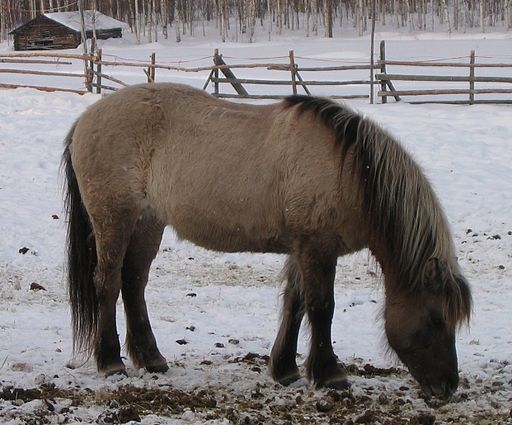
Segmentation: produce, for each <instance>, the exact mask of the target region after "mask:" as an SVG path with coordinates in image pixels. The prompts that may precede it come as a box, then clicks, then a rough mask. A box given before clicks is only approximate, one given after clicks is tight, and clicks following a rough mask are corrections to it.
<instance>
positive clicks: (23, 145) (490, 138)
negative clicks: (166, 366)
mask: <svg viewBox="0 0 512 425" xmlns="http://www.w3.org/2000/svg"><path fill="white" fill-rule="evenodd" d="M421 38H422V39H421V40H419V39H412V38H410V37H409V38H407V37H396V38H394V39H391V40H389V41H388V52H390V51H393V52H394V57H396V58H400V59H425V58H450V57H455V56H461V55H466V54H468V53H469V50H471V49H475V50H476V51H477V54H480V55H481V56H482V57H486V58H488V60H490V61H492V59H493V58H494V59H498V58H499V59H501V60H504V61H510V59H511V58H512V43H511V39H510V38H509V37H508V36H507V35H501V36H498V35H496V36H494V37H487V38H483V37H482V36H474V37H466V38H463V37H457V38H456V39H455V37H452V38H451V39H444V38H443V36H442V35H439V34H436V35H434V36H432V37H430V39H428V40H427V39H426V38H427V37H425V36H423V37H421ZM215 47H219V46H218V45H217V44H214V43H207V42H204V40H200V41H198V42H192V41H187V42H186V43H184V44H183V45H179V46H178V45H176V44H174V43H153V44H151V45H132V44H130V43H129V42H128V41H126V40H124V41H122V40H121V41H120V40H114V41H108V42H104V45H103V50H104V54H105V53H107V54H112V55H116V56H118V57H126V58H138V59H139V60H142V59H146V58H147V57H148V56H149V53H150V52H153V51H156V52H157V58H158V57H160V58H166V59H167V60H168V61H169V62H172V61H190V62H187V63H188V64H191V66H195V65H199V64H209V63H210V62H208V59H207V60H204V59H202V58H205V57H207V56H209V55H211V54H212V51H213V48H215ZM220 47H221V50H222V52H223V53H224V54H225V56H230V57H232V58H234V59H237V61H238V62H241V61H242V60H238V59H246V58H254V57H257V58H268V57H276V56H286V55H287V52H288V50H290V49H291V48H293V49H294V50H295V54H296V55H297V56H301V57H303V58H307V59H303V61H306V60H307V63H308V65H309V64H325V63H324V61H325V60H347V61H349V62H350V61H351V60H355V59H359V60H366V59H367V58H368V40H367V39H350V40H346V39H342V40H339V39H338V40H318V39H309V40H300V39H293V40H284V39H283V40H280V41H276V42H273V43H259V44H251V45H249V44H243V45H237V44H226V45H223V46H220ZM7 50H8V46H6V45H5V44H3V45H0V51H7ZM262 60H263V59H262ZM233 61H235V60H233ZM253 72H254V73H255V74H256V75H260V76H261V75H262V74H261V73H264V72H265V71H264V70H256V71H253ZM159 75H161V77H162V79H164V76H165V79H166V80H169V81H176V82H182V83H188V84H191V85H194V86H196V87H202V85H203V84H204V81H205V80H206V76H207V73H202V74H190V73H187V74H184V73H177V72H173V73H171V72H167V73H165V74H164V73H162V74H159V73H158V71H157V80H158V77H159ZM264 75H266V74H264ZM124 77H125V78H124V79H125V80H126V81H127V82H130V83H133V82H141V81H143V79H144V78H145V77H144V75H143V74H142V71H140V70H138V71H137V73H135V71H133V70H129V71H128V70H127V71H126V75H124ZM329 78H330V79H331V78H332V76H331V77H329ZM162 79H160V81H161V80H162ZM39 81H40V83H41V84H47V83H48V82H47V79H46V78H45V77H39ZM258 90H260V91H261V90H263V89H262V88H258ZM317 93H318V92H317ZM319 94H328V93H325V92H323V93H322V92H320V93H319ZM98 99H99V96H97V95H85V96H78V95H75V94H69V93H51V94H48V93H42V92H37V91H33V90H29V89H17V90H3V91H0V238H1V240H2V242H1V244H0V422H2V423H9V424H18V423H20V424H21V423H43V421H45V420H47V421H49V422H50V423H64V422H67V423H76V422H78V421H81V422H85V423H88V422H95V421H96V420H98V421H99V422H100V423H107V422H108V421H109V420H110V421H112V420H119V421H121V422H123V421H126V420H128V419H130V418H132V419H134V418H136V415H139V416H140V417H141V420H142V422H143V423H145V424H154V423H211V424H214V423H217V424H220V423H229V422H235V423H236V422H237V421H240V422H241V423H260V422H261V423H284V422H286V421H288V422H289V423H306V422H307V423H329V421H333V422H334V423H344V421H347V420H349V419H351V420H353V421H358V422H357V423H399V424H401V423H433V422H431V421H432V416H435V417H436V419H437V423H448V422H449V423H458V422H466V423H486V424H487V423H497V424H498V423H499V424H501V423H512V416H511V414H512V412H511V411H510V410H511V407H512V406H511V403H512V401H511V400H512V330H511V325H512V321H511V314H512V191H511V182H512V149H511V143H512V108H511V107H510V106H491V105H485V106H484V105H476V106H471V107H468V106H442V105H424V106H420V105H409V104H405V103H404V104H396V103H389V104H387V105H381V104H376V105H369V104H368V103H367V102H366V101H362V100H358V101H351V102H349V104H350V105H351V106H352V107H354V108H356V109H357V110H358V111H360V112H361V113H363V114H365V115H367V116H369V117H371V118H373V119H374V120H376V121H377V122H378V123H380V124H381V125H382V126H383V127H385V128H387V129H389V130H390V131H391V132H392V133H393V134H394V135H396V136H397V138H398V139H399V140H401V141H402V143H403V144H404V145H405V146H406V147H407V148H408V150H409V151H410V152H411V153H412V154H413V156H414V157H415V158H416V159H417V161H418V162H419V163H420V164H421V166H422V167H423V168H424V169H425V172H426V174H427V175H428V177H429V178H430V180H431V182H432V184H433V186H434V188H435V190H436V191H437V193H438V194H439V197H440V199H441V202H442V205H443V206H444V208H445V210H446V213H447V215H448V218H449V220H450V222H451V224H452V229H453V234H454V239H455V244H456V247H457V255H458V257H459V261H460V263H461V266H462V269H463V270H464V272H465V274H466V276H467V278H468V280H469V281H470V283H471V287H472V289H473V294H474V301H475V306H474V315H473V318H472V321H471V325H470V327H469V328H464V329H462V331H461V332H460V333H459V335H458V339H457V345H458V351H459V363H460V371H461V386H460V388H459V391H458V393H457V394H456V395H455V397H454V399H453V400H452V402H451V403H449V404H447V405H444V406H437V407H436V406H428V405H426V404H425V402H424V401H423V400H422V399H421V398H420V397H419V395H418V389H417V387H416V385H415V383H414V381H413V380H412V378H411V377H410V376H409V375H408V374H407V373H406V372H405V370H404V369H403V368H402V367H401V366H400V365H399V364H397V363H396V362H395V360H394V359H393V358H390V357H389V356H388V355H387V354H386V346H385V341H384V338H383V324H382V321H381V319H380V318H379V312H380V311H381V309H382V304H383V291H382V287H381V285H380V279H379V276H378V269H377V266H376V264H375V262H374V260H373V259H372V258H371V257H370V255H369V254H368V253H367V252H362V253H359V254H356V255H353V256H350V257H348V258H341V259H340V261H339V264H338V273H337V279H336V300H337V307H336V313H335V318H334V326H333V339H334V341H335V351H336V353H337V355H338V356H339V358H340V360H342V361H343V362H344V363H346V364H347V365H349V366H350V368H349V369H350V370H351V380H352V381H353V388H352V390H351V392H350V393H342V394H336V393H334V392H329V391H317V390H313V389H311V388H310V387H309V386H308V384H307V383H306V382H305V381H304V382H299V385H296V386H294V387H293V388H284V387H281V386H278V385H275V384H274V383H273V382H272V381H271V379H270V378H269V377H268V376H267V372H266V367H265V356H266V355H268V354H269V352H270V348H271V345H272V342H273V338H274V336H275V332H276V329H277V324H278V316H279V304H280V291H281V286H280V283H279V279H278V277H279V272H280V269H281V267H282V265H283V262H284V257H280V256H275V255H249V254H229V255H228V254H222V253H213V252H209V251H205V250H203V249H200V248H197V247H195V246H192V245H190V244H189V243H186V242H182V241H177V240H176V238H175V237H174V236H173V234H172V232H171V231H168V232H167V233H166V235H165V238H164V241H163V243H162V246H161V250H160V253H159V256H158V257H157V259H156V260H155V263H154V266H153V269H152V273H151V278H150V284H149V287H148V290H147V298H148V306H149V309H150V314H151V317H152V323H153V327H154V331H155V334H156V336H157V339H158V341H159V346H160V349H161V351H162V353H163V354H164V355H165V356H166V357H167V359H168V360H169V363H170V366H171V368H170V371H169V372H167V373H166V374H164V375H157V376H153V375H152V374H147V373H144V372H143V371H138V370H134V369H133V368H130V369H129V377H127V378H122V379H121V378H115V377H114V378H113V377H111V378H108V379H106V378H103V377H100V376H98V375H97V373H96V370H95V367H94V364H93V363H92V362H86V363H85V364H83V365H81V367H78V368H75V369H71V368H69V367H68V366H69V365H70V363H73V362H74V363H76V361H74V360H73V359H71V342H72V341H71V332H70V324H69V322H70V319H69V312H68V306H67V299H66V286H65V273H64V246H65V217H64V214H63V205H62V189H61V184H62V176H60V175H59V162H60V155H61V153H62V140H63V138H64V136H65V134H66V132H67V131H68V129H69V127H70V125H71V124H72V123H73V121H74V120H75V119H76V118H77V117H78V116H79V115H80V113H81V112H82V111H83V110H84V109H85V108H86V107H87V106H88V105H91V104H92V103H94V102H95V101H97V100H98ZM33 283H37V284H38V285H41V286H42V287H43V288H45V290H39V291H37V290H34V289H31V286H33V285H32V284H33ZM119 310H120V311H119V318H118V323H119V325H120V326H119V331H120V335H121V336H122V335H123V334H124V323H123V317H122V308H121V305H120V309H119ZM307 339H308V338H307V329H305V331H304V332H303V333H302V335H301V344H300V346H299V352H300V354H301V359H300V363H302V361H303V360H304V356H305V355H306V354H307ZM178 340H184V341H185V342H186V343H185V344H178V343H177V342H176V341H178ZM182 342H183V341H182ZM128 365H129V366H130V364H128ZM365 365H371V366H366V368H364V366H365ZM372 367H375V368H378V369H372ZM395 368H396V369H395ZM14 388H20V389H23V391H22V390H19V391H17V392H16V391H14ZM141 388H142V389H143V391H141V390H140V389H141ZM38 391H39V392H38ZM130 394H131V397H132V398H130V396H129V395H130ZM145 395H148V397H150V398H151V400H150V401H148V400H146V398H145ZM1 399H3V401H2V400H1ZM127 406H130V407H131V410H130V409H129V408H128V407H127ZM130 413H131V416H130ZM123 415H124V416H123ZM246 417H247V418H249V419H246ZM386 420H387V421H391V422H385V421H386ZM30 421H32V422H30ZM38 421H40V422H38ZM244 421H245V422H244ZM251 421H252V422H251ZM365 421H366V422H365ZM408 421H409V422H408ZM415 421H416V422H415ZM429 421H430V422H429Z"/></svg>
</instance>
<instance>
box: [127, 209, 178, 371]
mask: <svg viewBox="0 0 512 425" xmlns="http://www.w3.org/2000/svg"><path fill="white" fill-rule="evenodd" d="M164 227H165V226H164V224H163V223H162V222H161V221H159V220H158V219H157V218H156V217H155V216H154V215H153V213H152V212H151V211H145V212H144V214H143V215H142V216H141V217H140V218H139V220H138V221H137V225H136V227H135V230H134V232H133V234H132V237H131V239H130V245H129V246H128V250H127V252H126V256H125V260H124V264H123V287H122V290H121V291H122V294H123V301H124V308H125V314H126V322H127V327H126V346H127V350H128V353H129V355H130V357H131V359H132V361H133V363H134V366H135V367H137V368H141V367H145V368H146V369H147V370H148V371H149V372H165V371H166V370H167V369H168V368H169V367H168V366H167V361H166V360H165V358H164V357H163V356H162V355H161V354H160V351H158V347H157V344H156V340H155V337H154V335H153V331H152V329H151V324H150V322H149V317H148V311H147V307H146V301H145V298H144V290H145V287H146V284H147V281H148V275H149V268H150V266H151V262H152V261H153V260H154V258H155V256H156V254H157V252H158V248H159V246H160V242H161V240H162V234H163V231H164Z"/></svg>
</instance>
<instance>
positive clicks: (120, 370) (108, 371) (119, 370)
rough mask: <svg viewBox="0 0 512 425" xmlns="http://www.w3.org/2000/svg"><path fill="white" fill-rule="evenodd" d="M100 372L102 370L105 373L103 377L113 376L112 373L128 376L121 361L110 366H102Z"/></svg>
mask: <svg viewBox="0 0 512 425" xmlns="http://www.w3.org/2000/svg"><path fill="white" fill-rule="evenodd" d="M101 372H103V373H104V374H105V377H107V376H114V375H119V376H128V373H127V372H126V367H125V366H124V364H123V363H121V364H120V365H112V366H109V367H106V368H103V369H102V370H101Z"/></svg>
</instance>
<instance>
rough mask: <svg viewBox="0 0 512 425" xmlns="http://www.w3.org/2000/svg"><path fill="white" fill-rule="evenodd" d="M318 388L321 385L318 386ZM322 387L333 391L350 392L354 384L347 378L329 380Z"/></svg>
mask: <svg viewBox="0 0 512 425" xmlns="http://www.w3.org/2000/svg"><path fill="white" fill-rule="evenodd" d="M317 386H319V385H318V384H317ZM320 386H321V387H325V388H330V389H331V390H338V391H345V390H348V389H349V388H350V387H351V386H352V384H351V383H350V381H349V380H348V379H347V378H345V377H343V378H333V379H329V380H327V381H325V382H324V383H323V384H322V385H320Z"/></svg>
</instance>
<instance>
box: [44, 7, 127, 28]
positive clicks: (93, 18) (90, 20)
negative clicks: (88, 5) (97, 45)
mask: <svg viewBox="0 0 512 425" xmlns="http://www.w3.org/2000/svg"><path fill="white" fill-rule="evenodd" d="M44 16H46V17H47V18H50V19H52V20H54V21H55V22H59V23H60V24H62V25H65V26H66V27H68V28H71V29H72V30H75V31H80V30H81V29H82V27H81V25H80V14H79V13H78V12H53V13H45V14H44ZM84 23H85V30H86V31H92V30H93V28H94V27H96V29H97V30H110V29H113V28H121V29H125V28H128V24H126V23H125V22H121V21H118V20H117V19H114V18H111V17H110V16H107V15H104V14H103V13H100V12H96V11H94V10H84Z"/></svg>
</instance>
